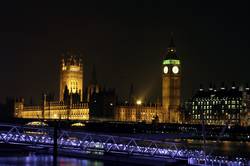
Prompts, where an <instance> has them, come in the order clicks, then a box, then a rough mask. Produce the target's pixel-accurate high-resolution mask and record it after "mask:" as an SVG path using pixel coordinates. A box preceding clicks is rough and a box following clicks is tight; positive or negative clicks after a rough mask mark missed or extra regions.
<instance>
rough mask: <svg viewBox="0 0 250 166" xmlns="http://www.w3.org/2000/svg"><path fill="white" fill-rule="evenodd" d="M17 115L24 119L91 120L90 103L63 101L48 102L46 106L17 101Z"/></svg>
mask: <svg viewBox="0 0 250 166" xmlns="http://www.w3.org/2000/svg"><path fill="white" fill-rule="evenodd" d="M15 117H16V118H24V119H26V118H27V119H62V120H63V119H65V120H67V119H68V120H89V108H88V104H86V103H80V104H73V105H64V103H63V102H46V104H45V105H44V106H24V104H23V102H16V103H15Z"/></svg>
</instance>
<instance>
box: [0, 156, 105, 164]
mask: <svg viewBox="0 0 250 166" xmlns="http://www.w3.org/2000/svg"><path fill="white" fill-rule="evenodd" d="M15 165H18V166H52V165H53V156H51V155H42V154H34V153H29V154H27V155H24V154H23V155H20V154H11V155H10V154H9V155H8V154H6V155H2V154H1V156H0V166H15ZM105 165H106V164H104V163H103V162H101V161H95V160H86V159H79V158H69V157H58V166H105Z"/></svg>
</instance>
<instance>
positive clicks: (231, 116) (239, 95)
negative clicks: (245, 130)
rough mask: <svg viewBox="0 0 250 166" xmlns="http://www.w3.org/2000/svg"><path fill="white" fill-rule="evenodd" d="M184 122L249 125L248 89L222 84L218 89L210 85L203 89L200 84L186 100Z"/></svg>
mask: <svg viewBox="0 0 250 166" xmlns="http://www.w3.org/2000/svg"><path fill="white" fill-rule="evenodd" d="M184 114H185V115H184V116H185V122H186V123H193V124H201V123H203V122H204V123H205V124H208V125H225V124H228V125H242V126H249V125H250V90H249V87H248V86H246V87H245V88H243V87H241V88H238V87H236V85H235V84H233V85H232V87H231V88H227V87H226V86H225V85H224V84H222V85H221V87H220V88H219V89H216V88H215V86H212V85H210V87H209V89H207V90H205V89H204V88H203V87H202V86H201V87H200V89H199V90H198V91H197V92H196V93H195V95H194V96H193V97H192V98H191V99H190V100H189V101H188V102H186V108H185V111H184Z"/></svg>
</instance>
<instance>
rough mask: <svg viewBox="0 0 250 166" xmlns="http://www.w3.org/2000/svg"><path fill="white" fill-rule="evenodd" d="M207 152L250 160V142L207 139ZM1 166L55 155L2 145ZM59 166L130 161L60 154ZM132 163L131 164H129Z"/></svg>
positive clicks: (46, 163)
mask: <svg viewBox="0 0 250 166" xmlns="http://www.w3.org/2000/svg"><path fill="white" fill-rule="evenodd" d="M184 144H185V146H186V147H188V148H189V149H202V148H203V143H202V141H201V140H188V141H186V142H185V143H184ZM205 150H206V153H207V154H209V153H211V154H213V155H218V156H228V157H229V158H235V157H244V158H247V159H248V160H250V143H249V142H233V141H223V142H219V143H216V142H215V141H207V146H206V149H205ZM0 151H1V152H0V166H15V165H18V166H40V165H41V166H50V165H53V156H52V155H45V154H36V153H27V152H22V151H18V152H13V151H9V152H5V151H4V150H3V149H1V147H0ZM58 165H59V166H85V165H86V166H108V165H111V166H112V165H119V166H125V165H128V163H121V162H118V161H112V162H110V161H108V162H107V161H96V160H89V159H84V158H72V157H65V156H63V157H62V156H59V157H58ZM129 165H131V164H129ZM145 165H146V164H145Z"/></svg>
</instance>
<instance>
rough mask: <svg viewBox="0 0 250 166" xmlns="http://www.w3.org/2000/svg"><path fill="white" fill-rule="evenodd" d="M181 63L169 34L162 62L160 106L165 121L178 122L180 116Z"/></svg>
mask: <svg viewBox="0 0 250 166" xmlns="http://www.w3.org/2000/svg"><path fill="white" fill-rule="evenodd" d="M180 93H181V63H180V59H179V57H178V56H177V55H176V48H175V45H174V41H173V36H171V41H170V44H169V47H168V51H167V55H166V56H165V57H164V59H163V63H162V106H163V109H164V110H166V117H165V121H166V122H168V123H178V122H179V117H180Z"/></svg>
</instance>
